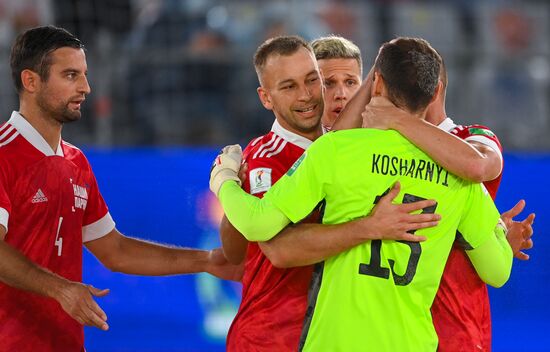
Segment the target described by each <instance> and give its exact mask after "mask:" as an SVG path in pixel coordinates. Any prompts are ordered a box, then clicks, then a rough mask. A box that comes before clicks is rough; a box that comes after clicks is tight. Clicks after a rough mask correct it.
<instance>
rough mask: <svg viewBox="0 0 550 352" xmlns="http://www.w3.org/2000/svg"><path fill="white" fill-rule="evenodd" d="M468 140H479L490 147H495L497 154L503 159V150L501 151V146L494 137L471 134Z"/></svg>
mask: <svg viewBox="0 0 550 352" xmlns="http://www.w3.org/2000/svg"><path fill="white" fill-rule="evenodd" d="M465 140H466V141H468V142H478V143H481V144H483V145H486V146H488V147H489V148H491V149H493V150H494V151H495V152H497V154H498V155H499V156H500V160H502V152H501V151H500V148H499V146H498V144H497V143H496V142H495V141H493V140H492V139H489V138H487V137H483V136H470V137H467V138H466V139H465Z"/></svg>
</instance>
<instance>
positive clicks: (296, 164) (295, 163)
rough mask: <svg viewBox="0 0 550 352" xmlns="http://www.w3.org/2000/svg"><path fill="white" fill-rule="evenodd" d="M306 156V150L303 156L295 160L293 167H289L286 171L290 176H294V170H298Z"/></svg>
mask: <svg viewBox="0 0 550 352" xmlns="http://www.w3.org/2000/svg"><path fill="white" fill-rule="evenodd" d="M305 157H306V153H305V152H304V154H302V156H301V157H299V158H298V160H296V161H295V162H294V164H293V165H292V167H291V168H290V169H288V171H287V172H286V174H287V175H288V176H292V174H293V173H294V171H296V169H297V168H298V166H300V164H301V163H302V161H303V160H304V158H305Z"/></svg>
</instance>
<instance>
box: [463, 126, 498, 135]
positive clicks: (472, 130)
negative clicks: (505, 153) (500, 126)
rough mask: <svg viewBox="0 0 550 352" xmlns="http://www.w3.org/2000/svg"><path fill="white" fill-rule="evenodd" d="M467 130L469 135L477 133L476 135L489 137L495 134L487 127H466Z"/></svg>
mask: <svg viewBox="0 0 550 352" xmlns="http://www.w3.org/2000/svg"><path fill="white" fill-rule="evenodd" d="M468 132H470V134H471V135H478V136H488V137H491V138H494V137H495V134H494V133H493V132H491V131H489V130H488V129H485V128H479V127H470V128H468Z"/></svg>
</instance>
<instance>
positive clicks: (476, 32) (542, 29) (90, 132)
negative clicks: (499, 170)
mask: <svg viewBox="0 0 550 352" xmlns="http://www.w3.org/2000/svg"><path fill="white" fill-rule="evenodd" d="M42 24H55V25H58V26H61V27H64V28H66V29H68V30H69V31H71V32H73V33H74V34H76V35H77V36H78V37H79V38H80V39H81V40H83V42H84V43H85V45H86V47H87V58H88V69H89V80H90V83H91V85H92V94H91V95H90V97H89V99H88V101H87V102H86V103H85V107H83V109H84V112H83V117H84V118H83V121H82V122H80V123H78V124H74V125H71V126H67V127H66V129H65V131H64V136H65V138H66V139H68V140H70V141H72V142H73V143H76V144H78V145H99V146H111V145H115V146H118V145H212V144H214V145H223V144H227V143H235V142H241V143H243V142H246V141H247V140H249V139H251V138H252V137H254V136H257V135H261V134H264V133H265V131H266V130H268V129H269V128H270V125H271V122H272V120H273V119H272V115H271V114H270V113H269V112H267V111H265V110H264V108H263V107H262V106H261V104H260V102H259V100H258V98H257V93H256V87H257V85H258V83H257V81H256V80H257V79H256V75H255V72H254V68H253V65H252V55H253V53H254V50H255V48H256V47H257V46H258V45H259V44H260V43H261V42H262V41H263V40H265V39H266V38H269V37H272V36H275V35H279V34H299V35H301V36H303V37H304V38H306V39H308V40H310V39H314V38H316V37H319V36H322V35H326V34H331V33H333V34H338V35H342V36H344V37H347V38H349V39H351V40H353V41H354V42H355V43H356V44H357V45H358V46H359V47H360V48H361V49H362V51H363V57H364V65H365V70H368V68H370V66H371V64H372V62H373V60H374V57H375V55H376V51H377V48H378V47H379V45H380V44H381V43H382V42H384V41H387V40H389V39H391V38H393V37H395V36H398V35H405V36H419V37H423V38H425V39H427V40H428V41H430V43H431V44H432V45H433V46H434V47H435V48H436V49H437V50H439V51H440V53H441V54H442V55H443V57H444V59H445V61H446V66H447V69H448V72H449V76H450V77H449V81H450V82H451V83H450V85H449V87H448V93H447V104H448V108H447V112H448V113H449V114H450V115H451V117H452V118H453V119H454V120H455V121H456V122H458V123H463V124H469V123H473V122H477V123H480V122H481V123H483V124H486V125H488V126H489V127H490V128H491V129H492V130H493V131H494V132H495V133H497V135H498V136H500V138H501V141H502V143H503V145H504V147H505V149H507V150H526V151H536V150H544V151H548V150H550V138H548V137H547V136H548V135H550V87H549V85H550V40H548V37H549V36H550V2H548V1H544V0H539V1H535V0H530V1H527V0H524V1H520V0H516V1H497V0H483V1H482V0H479V1H475V0H447V1H436V0H432V1H412V0H409V1H406V0H401V1H399V0H393V1H392V0H370V1H360V0H271V1H260V0H256V1H253V0H248V1H245V0H238V1H237V0H225V1H222V0H0V78H1V80H0V82H2V83H1V84H0V112H1V114H2V116H4V118H0V121H5V120H7V119H8V118H9V116H10V112H11V110H14V109H17V106H16V104H17V99H16V95H15V91H14V89H13V87H12V86H13V85H12V83H11V76H10V69H9V62H8V61H9V59H8V58H9V51H10V45H11V43H12V41H13V38H14V37H15V36H16V35H17V33H19V32H20V31H21V30H23V29H25V28H29V27H33V26H37V25H42Z"/></svg>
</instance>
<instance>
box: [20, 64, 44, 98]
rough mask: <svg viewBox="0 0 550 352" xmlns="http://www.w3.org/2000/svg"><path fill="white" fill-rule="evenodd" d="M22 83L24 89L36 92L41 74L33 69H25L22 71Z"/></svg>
mask: <svg viewBox="0 0 550 352" xmlns="http://www.w3.org/2000/svg"><path fill="white" fill-rule="evenodd" d="M21 84H22V86H23V89H24V90H26V91H28V92H30V93H34V92H35V91H36V90H37V88H38V85H39V84H40V76H39V75H38V73H36V72H34V71H32V70H29V69H26V70H23V71H21Z"/></svg>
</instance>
